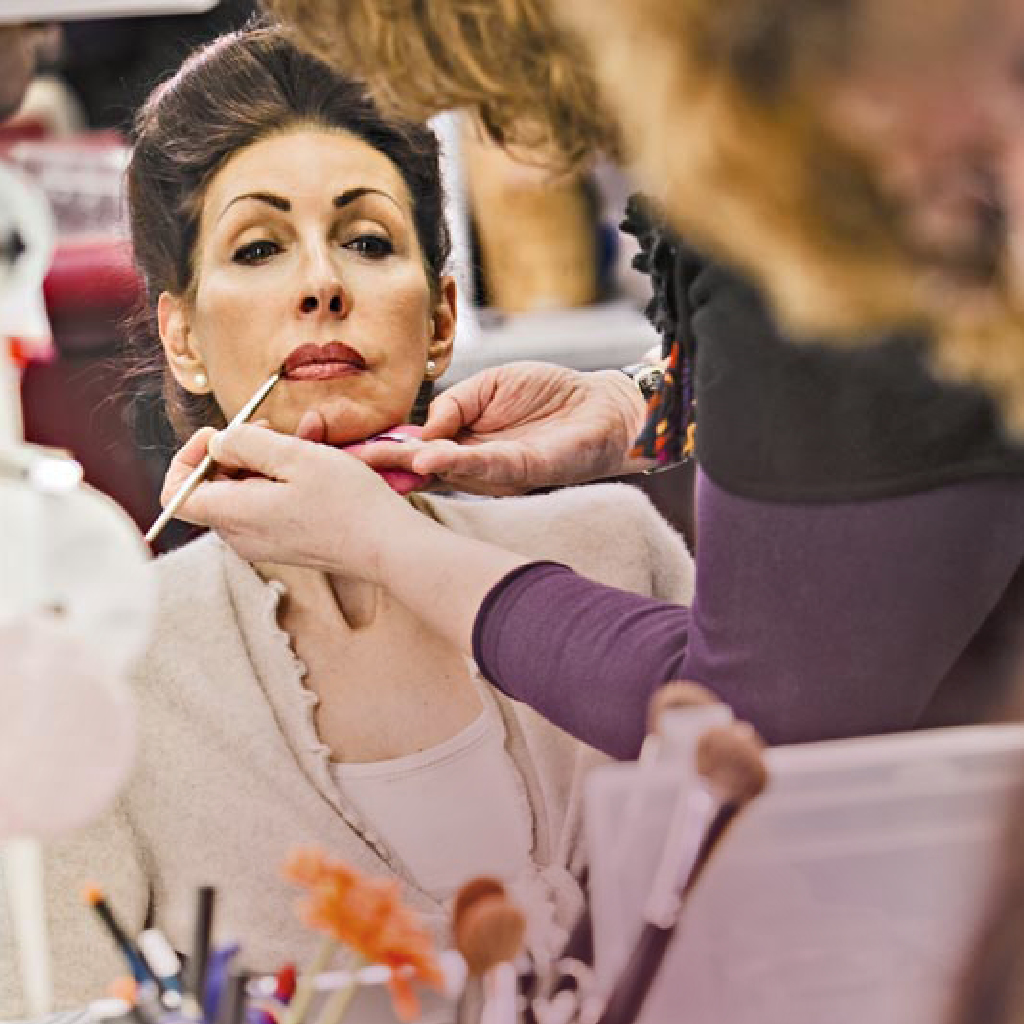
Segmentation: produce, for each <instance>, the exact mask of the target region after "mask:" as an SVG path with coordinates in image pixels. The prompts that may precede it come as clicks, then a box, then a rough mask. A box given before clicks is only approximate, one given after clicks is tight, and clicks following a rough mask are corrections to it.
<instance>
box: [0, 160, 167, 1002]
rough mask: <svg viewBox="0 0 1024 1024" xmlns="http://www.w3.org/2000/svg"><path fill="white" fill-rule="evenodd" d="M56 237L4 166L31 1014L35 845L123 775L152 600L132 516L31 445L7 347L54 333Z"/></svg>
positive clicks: (23, 184)
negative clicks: (135, 671) (46, 284)
mask: <svg viewBox="0 0 1024 1024" xmlns="http://www.w3.org/2000/svg"><path fill="white" fill-rule="evenodd" d="M54 247H55V229H54V224H53V218H52V216H51V214H50V210H49V207H48V205H47V203H46V200H45V198H44V197H43V195H42V192H41V191H40V190H39V189H38V187H37V186H35V185H34V184H32V183H31V182H30V181H29V180H28V179H26V178H24V177H22V176H21V175H20V174H18V173H16V172H14V171H13V170H12V169H10V168H8V167H4V166H0V666H2V672H0V708H2V709H3V713H2V715H0V844H2V845H0V870H2V874H3V885H4V889H5V890H6V892H7V894H8V899H9V901H10V906H11V919H12V922H13V926H14V929H15V932H16V936H15V937H16V944H17V948H18V951H19V958H20V968H21V980H22V989H23V992H24V995H25V1004H26V1014H27V1016H29V1017H39V1016H43V1015H44V1014H46V1013H48V1012H49V1011H50V1009H51V995H50V993H51V985H50V972H49V957H48V953H47V948H48V944H47V938H46V927H45V903H44V889H43V885H44V883H43V878H42V861H41V856H40V851H39V846H38V842H37V840H38V838H39V837H49V836H53V835H56V834H59V833H60V832H63V831H67V830H69V829H72V828H75V827H78V826H80V825H83V824H85V823H86V822H87V821H88V820H89V819H90V818H92V817H94V816H95V815H97V814H98V813H99V812H100V811H102V810H103V808H104V807H105V806H106V805H107V804H108V803H109V802H110V801H111V800H112V799H113V797H114V794H115V793H116V791H117V788H118V787H119V786H120V784H121V783H122V782H123V781H124V779H125V777H126V776H127V773H128V770H129V768H130V765H131V759H132V755H133V752H134V743H135V728H134V719H133V715H132V708H131V701H130V696H129V691H128V686H127V674H128V670H129V667H130V665H131V663H132V661H133V659H134V658H135V657H136V656H137V655H138V654H139V653H140V652H141V650H142V647H143V645H144V644H145V642H146V638H147V636H148V633H149V627H150V621H151V618H152V613H153V608H154V604H155V594H154V592H153V584H152V581H151V577H150V575H149V574H148V573H147V572H146V571H145V566H146V561H147V558H148V555H147V551H146V548H145V545H144V544H143V542H142V538H141V537H140V536H139V533H138V531H137V530H136V529H135V526H134V524H133V523H132V522H131V520H130V519H129V518H128V516H127V515H126V514H125V513H124V512H122V511H121V509H119V508H118V507H117V506H116V505H115V504H114V503H113V502H112V501H110V500H109V499H107V498H104V497H103V496H102V495H99V494H97V493H96V492H95V491H93V490H91V489H89V488H87V487H86V486H85V485H84V484H83V483H82V471H81V467H80V466H79V465H78V463H76V462H75V461H74V460H73V459H71V458H69V457H67V456H65V455H64V454H63V453H61V452H54V451H50V450H47V449H42V448H36V447H33V446H31V445H26V444H24V443H23V439H22V418H21V404H20V390H19V383H20V367H19V366H18V365H17V364H16V362H15V360H14V358H13V355H12V348H13V346H14V343H15V341H16V347H17V351H18V353H19V357H20V358H22V359H23V358H27V357H31V356H32V354H33V352H34V351H38V350H39V349H42V351H44V352H45V351H46V347H45V346H46V345H48V344H49V343H50V330H49V325H48V323H47V320H46V314H45V310H44V308H43V301H42V284H43V278H44V275H45V273H46V271H47V269H48V267H49V265H50V262H51V259H52V255H53V251H54ZM32 339H37V340H39V339H44V340H45V344H42V343H40V345H39V348H37V349H35V350H34V349H33V347H32V346H31V345H30V344H29V341H31V340H32Z"/></svg>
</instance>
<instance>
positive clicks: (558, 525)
mask: <svg viewBox="0 0 1024 1024" xmlns="http://www.w3.org/2000/svg"><path fill="white" fill-rule="evenodd" d="M423 500H424V503H425V504H426V505H427V506H428V510H429V512H430V513H431V514H432V515H433V516H434V517H435V518H436V519H437V520H438V521H439V522H441V523H442V524H444V525H445V526H447V527H449V528H450V529H452V530H455V531H456V532H457V533H461V534H464V535H466V536H471V537H475V538H477V539H479V540H485V541H488V542H490V543H493V544H497V545H499V546H501V547H503V548H507V549H508V550H510V551H514V552H516V553H517V554H521V555H525V556H526V557H529V558H534V559H545V560H550V561H556V562H564V563H565V564H566V565H568V566H570V567H571V568H573V569H575V570H576V571H577V572H579V573H580V574H581V575H584V576H589V577H590V578H592V579H595V580H597V581H599V582H601V583H607V584H609V585H610V586H617V587H622V588H624V589H627V590H634V591H637V592H638V593H656V594H658V596H661V597H665V598H666V599H677V600H683V599H685V597H686V592H687V589H688V588H687V585H685V580H684V582H682V583H680V586H678V587H677V586H675V585H673V587H672V588H671V592H670V593H669V592H664V588H663V587H662V586H661V584H660V583H659V582H658V578H659V577H660V576H661V575H662V567H663V566H668V567H669V573H670V575H674V576H679V577H680V579H681V580H683V578H685V579H688V578H689V577H690V576H692V560H691V558H690V554H689V552H688V551H687V549H686V545H685V543H684V541H683V539H682V537H681V536H680V535H679V534H678V533H677V532H676V531H675V530H673V529H672V527H671V526H669V524H668V523H667V522H666V521H665V520H664V519H663V518H662V517H661V516H660V515H659V514H658V512H657V510H656V509H655V508H654V506H653V505H652V504H651V502H650V501H649V500H648V498H647V497H646V495H644V494H642V493H641V492H640V491H638V490H637V489H636V488H635V487H630V486H629V485H628V484H619V483H614V484H587V485H584V486H578V487H564V488H560V489H559V490H557V491H551V492H548V493H546V494H530V495H523V496H518V497H512V498H488V499H480V500H477V499H467V498H460V497H438V496H433V495H431V496H430V497H428V498H425V499H423Z"/></svg>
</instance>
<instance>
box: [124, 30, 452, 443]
mask: <svg viewBox="0 0 1024 1024" xmlns="http://www.w3.org/2000/svg"><path fill="white" fill-rule="evenodd" d="M302 124H309V125H313V126H322V127H325V128H334V129H342V130H344V131H347V132H350V133H351V134H352V135H355V136H356V137H358V138H360V139H362V140H363V141H364V142H365V143H367V144H368V145H370V146H372V147H373V148H374V149H376V150H378V151H379V152H381V153H383V154H384V155H385V156H387V157H388V158H389V159H390V160H391V161H392V162H393V163H394V165H395V167H396V168H397V169H398V171H399V173H400V174H401V175H402V178H403V180H404V181H405V183H406V185H407V186H408V188H409V193H410V195H411V197H412V214H413V221H414V224H415V228H416V234H417V236H418V238H419V243H420V247H421V249H422V250H423V255H424V263H425V265H426V273H427V279H428V282H429V284H430V286H431V288H432V289H436V288H437V287H438V286H439V282H440V277H441V274H442V273H443V272H444V268H445V264H446V262H447V260H448V256H449V253H450V248H451V242H450V238H449V234H448V226H447V223H446V222H445V218H444V191H443V187H442V183H441V172H440V166H439V161H438V143H437V139H436V138H435V136H434V134H433V133H432V132H431V131H430V130H429V129H428V128H426V127H423V126H421V125H417V124H414V123H412V122H407V121H402V120H399V119H397V118H385V117H384V116H382V115H381V113H380V112H379V110H378V109H377V107H376V106H375V105H374V103H373V101H372V100H371V99H370V97H369V95H368V93H367V92H366V90H365V88H364V86H363V85H362V84H361V83H359V82H357V81H355V80H354V79H350V78H347V77H345V76H344V75H342V74H340V73H339V72H337V71H335V70H334V69H333V68H331V67H329V66H328V65H326V64H324V63H323V62H322V61H320V60H318V59H317V58H316V57H313V56H310V55H309V54H307V53H305V52H303V51H301V50H299V49H298V48H297V47H296V46H295V45H294V44H293V42H292V40H291V37H290V35H289V33H288V32H286V31H284V30H282V29H278V28H267V27H256V28H249V29H245V30H243V31H240V32H235V33H231V34H229V35H225V36H221V37H220V38H219V39H216V40H214V42H212V43H210V44H209V45H207V46H205V47H203V48H202V49H200V50H198V51H197V52H196V53H194V54H192V55H191V56H190V57H189V58H188V59H187V60H186V61H185V63H184V64H183V65H182V67H181V68H180V70H179V71H178V72H177V73H176V74H175V75H174V76H173V77H172V78H171V79H169V80H168V81H166V82H164V83H163V84H162V85H160V86H158V87H157V88H156V89H155V90H154V91H153V93H152V94H151V95H150V97H149V99H148V100H147V101H146V103H145V104H144V106H143V107H142V109H141V110H140V111H139V113H138V116H137V118H136V122H135V132H134V141H135V144H134V149H133V152H132V158H131V162H130V163H129V166H128V212H129V220H130V226H131V235H132V244H133V247H134V252H135V260H136V263H137V264H138V266H139V269H140V270H141V272H142V275H143V278H144V282H145V297H144V300H143V307H142V308H140V309H139V311H138V312H137V315H136V316H135V317H134V318H133V321H132V323H131V325H130V328H129V336H130V337H129V340H130V343H131V345H132V347H133V349H134V354H135V356H136V358H137V361H138V362H139V363H140V369H139V372H138V373H137V374H136V376H137V377H140V378H142V379H141V380H140V381H139V384H140V385H141V390H143V391H146V390H148V391H149V392H151V393H153V392H158V391H159V392H162V394H163V398H164V403H165V407H166V412H167V416H168V418H169V420H170V422H171V425H172V426H173V427H174V430H175V432H176V433H177V435H178V436H179V438H180V437H184V436H187V435H188V434H189V433H191V432H192V431H194V430H196V429H197V428H198V427H200V426H204V425H212V426H223V425H224V416H223V413H222V412H221V410H220V408H219V406H218V405H217V403H216V400H215V399H214V398H213V397H212V396H211V395H192V394H190V393H189V392H187V391H186V390H185V389H184V388H182V387H181V386H180V385H179V384H178V383H177V382H176V381H175V380H174V377H173V375H172V374H171V372H170V369H169V367H168V366H167V363H166V360H165V359H164V356H163V350H162V346H161V344H160V337H159V331H158V328H157V323H156V304H157V299H158V298H159V296H160V293H161V292H164V291H168V292H171V293H172V294H175V295H186V294H188V293H189V292H190V291H191V290H192V289H193V288H194V286H195V264H194V260H195V246H196V240H197V238H198V235H199V215H200V211H201V208H202V200H203V195H204V193H205V191H206V187H207V185H208V184H209V182H210V180H211V178H212V177H213V176H214V175H215V174H216V172H217V171H218V170H219V169H220V168H221V167H222V166H223V165H224V163H225V162H226V161H227V160H228V159H229V158H230V157H231V156H233V155H234V154H235V153H237V152H238V151H239V150H242V149H245V148H246V147H247V146H250V145H252V144H253V143H255V142H258V141H259V140H261V139H263V138H266V137H267V136H269V135H272V134H274V133H275V132H280V131H283V130H287V129H289V128H291V127H294V126H296V125H302Z"/></svg>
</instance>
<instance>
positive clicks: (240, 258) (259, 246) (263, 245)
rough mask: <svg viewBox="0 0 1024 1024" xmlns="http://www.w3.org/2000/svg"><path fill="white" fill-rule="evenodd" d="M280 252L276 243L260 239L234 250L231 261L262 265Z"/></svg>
mask: <svg viewBox="0 0 1024 1024" xmlns="http://www.w3.org/2000/svg"><path fill="white" fill-rule="evenodd" d="M280 250H281V247H280V246H279V245H278V244H277V243H276V242H271V241H269V240H267V239H265V238H261V239H258V240H257V241H255V242H248V243H247V244H246V245H243V246H241V248H239V249H236V250H235V254H234V256H233V257H232V259H234V261H235V262H236V263H263V262H264V261H265V260H268V259H270V257H271V256H273V255H274V254H275V253H277V252H280Z"/></svg>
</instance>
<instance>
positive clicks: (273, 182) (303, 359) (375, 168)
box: [159, 127, 455, 445]
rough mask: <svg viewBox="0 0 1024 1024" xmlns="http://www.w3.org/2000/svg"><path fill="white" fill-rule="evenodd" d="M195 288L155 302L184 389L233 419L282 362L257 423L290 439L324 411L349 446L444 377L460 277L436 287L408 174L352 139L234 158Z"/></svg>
mask: <svg viewBox="0 0 1024 1024" xmlns="http://www.w3.org/2000/svg"><path fill="white" fill-rule="evenodd" d="M194 280H195V288H194V295H191V296H189V297H179V296H173V295H170V294H169V293H164V294H163V295H162V296H161V298H160V304H159V321H160V331H161V337H162V339H163V342H164V348H165V351H166V352H167V356H168V358H169V360H170V363H171V367H172V369H173V371H174V373H175V376H176V377H177V379H178V381H179V382H180V383H181V384H182V386H184V387H185V388H186V389H187V390H189V391H192V392H193V393H202V392H206V391H212V393H213V394H214V396H215V397H216V399H217V402H218V404H219V405H220V407H221V409H222V410H223V412H224V415H225V416H226V417H227V418H228V419H230V418H231V417H232V416H233V415H234V414H235V413H236V412H237V411H238V410H239V409H240V408H241V406H242V405H244V404H245V402H246V401H247V400H248V399H249V397H250V396H251V395H252V394H253V392H254V391H255V390H256V389H257V387H258V386H259V385H260V384H261V383H262V382H263V381H264V380H266V379H267V378H268V377H269V376H270V375H271V374H272V373H274V372H275V371H276V370H277V369H278V368H280V367H281V366H282V365H284V366H285V367H286V374H285V377H284V379H283V380H282V381H281V382H280V383H278V384H277V386H276V387H275V388H274V390H273V391H272V392H271V394H270V396H269V397H268V398H267V399H266V401H265V402H264V404H263V405H262V406H261V407H260V410H259V414H258V415H259V416H260V417H265V418H267V419H269V420H270V424H271V426H272V427H273V428H274V429H275V430H279V431H282V432H286V433H294V432H295V429H296V427H297V425H298V422H299V419H300V418H301V416H302V415H303V413H304V412H306V411H307V410H316V411H319V412H320V414H321V415H322V416H323V420H324V422H325V424H326V427H327V437H326V440H327V442H328V443H330V444H335V445H342V444H347V443H349V442H352V441H356V440H361V439H363V438H365V437H369V436H370V435H372V434H376V433H379V432H381V431H383V430H386V429H388V428H389V427H392V426H395V425H396V424H398V423H402V422H404V421H405V420H406V419H407V417H408V415H409V411H410V409H411V407H412V404H413V401H414V400H415V397H416V393H417V390H418V389H419V387H420V385H421V383H422V382H423V379H424V377H425V376H426V375H427V361H428V359H431V360H433V361H434V364H435V368H434V369H433V372H432V376H437V375H438V374H439V373H440V372H442V371H443V370H444V368H445V366H447V363H448V360H449V357H450V352H451V343H452V338H453V335H454V330H455V286H454V282H452V281H451V279H447V278H446V279H445V280H444V281H443V282H442V286H441V288H440V291H439V292H438V293H432V291H431V289H430V286H429V284H428V280H427V275H426V271H425V269H424V263H423V253H422V250H421V248H420V245H419V241H418V238H417V235H416V230H415V226H414V222H413V215H412V202H411V198H410V196H409V192H408V189H407V187H406V185H405V182H404V180H403V179H402V176H401V174H400V172H399V171H398V169H397V167H396V166H395V165H394V164H393V163H392V162H391V160H390V159H389V158H388V157H387V156H385V155H384V154H383V153H381V152H379V151H378V150H376V149H374V148H373V147H371V146H369V145H367V144H366V143H364V142H363V141H362V140H361V139H358V138H357V137H355V136H353V135H350V134H348V133H346V132H342V131H334V130H330V129H321V128H312V127H310V128H305V127H303V128H297V129H295V130H291V131H288V132H284V133H281V134H278V135H273V136H270V137H268V138H266V139H263V140H261V141H259V142H256V143H254V144H253V145H251V146H249V147H248V148H246V149H243V150H241V151H239V152H238V153H236V154H234V156H232V157H231V158H230V159H229V160H228V161H227V162H226V163H225V164H224V166H223V167H222V168H221V169H220V170H219V171H218V172H217V174H216V175H215V176H214V177H213V179H212V180H211V182H210V184H209V186H208V188H207V190H206V194H205V196H204V197H203V202H202V208H201V216H200V229H199V238H198V241H197V244H196V251H195V256H194ZM199 373H201V374H203V375H205V377H206V379H207V381H208V384H206V385H202V384H201V378H200V383H197V377H196V375H197V374H199Z"/></svg>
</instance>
